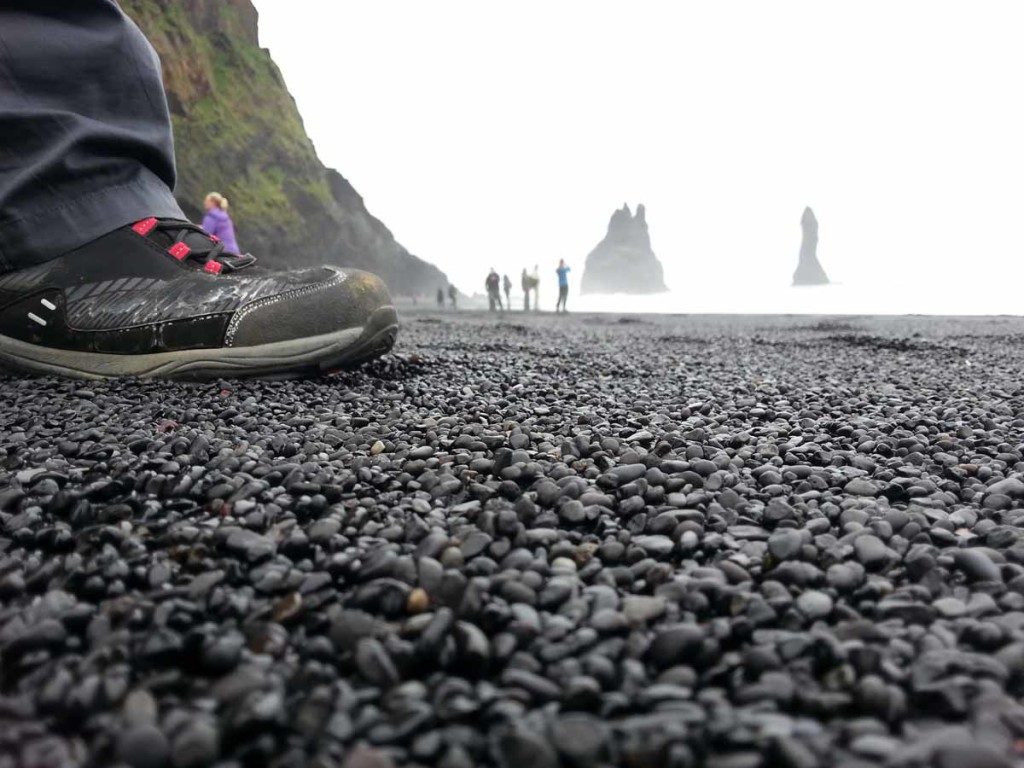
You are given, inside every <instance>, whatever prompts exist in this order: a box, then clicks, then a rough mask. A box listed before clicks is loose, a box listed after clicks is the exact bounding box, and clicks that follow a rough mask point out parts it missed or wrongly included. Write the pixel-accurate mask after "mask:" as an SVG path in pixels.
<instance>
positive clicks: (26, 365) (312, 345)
mask: <svg viewBox="0 0 1024 768" xmlns="http://www.w3.org/2000/svg"><path fill="white" fill-rule="evenodd" d="M397 336H398V313H397V312H395V308H394V307H391V306H386V307H380V308H379V309H377V310H375V311H374V313H373V314H372V315H370V317H369V318H368V319H367V321H366V324H365V325H364V326H362V327H361V328H346V329H345V330H341V331H336V332H334V333H327V334H324V335H322V336H312V337H310V338H306V339H290V340H289V341H280V342H275V343H273V344H261V345H259V346H254V347H220V348H218V349H187V350H182V351H180V352H158V353H154V354H149V355H109V354H101V353H97V352H75V351H73V350H67V349H52V348H50V347H41V346H37V345H35V344H28V343H26V342H24V341H18V340H17V339H12V338H10V337H8V336H2V335H0V367H3V368H4V369H6V370H12V371H15V372H19V373H33V374H44V375H56V376H69V377H72V378H76V379H111V378H122V377H136V378H140V379H151V378H163V379H167V378H173V379H199V380H203V379H215V378H221V377H224V378H236V377H243V376H246V377H247V376H264V377H273V378H299V377H302V376H308V375H316V374H320V373H326V372H333V371H337V370H344V369H347V368H354V367H356V366H358V365H362V364H363V363H365V362H368V361H369V360H373V359H374V358H377V357H380V356H381V355H384V354H387V353H388V352H389V351H391V348H392V347H393V346H394V345H395V339H396V338H397Z"/></svg>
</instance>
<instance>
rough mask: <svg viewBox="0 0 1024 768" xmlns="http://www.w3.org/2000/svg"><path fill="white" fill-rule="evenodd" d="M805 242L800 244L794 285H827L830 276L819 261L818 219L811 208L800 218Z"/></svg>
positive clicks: (805, 210)
mask: <svg viewBox="0 0 1024 768" xmlns="http://www.w3.org/2000/svg"><path fill="white" fill-rule="evenodd" d="M800 227H801V229H803V233H804V236H803V241H802V242H801V243H800V261H799V262H798V263H797V265H796V271H795V272H794V273H793V285H826V284H828V275H826V274H825V270H824V269H823V268H822V266H821V262H819V261H818V219H817V217H815V215H814V211H812V210H811V209H810V208H805V209H804V215H803V216H801V217H800Z"/></svg>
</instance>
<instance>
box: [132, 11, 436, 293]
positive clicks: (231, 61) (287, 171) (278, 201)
mask: <svg viewBox="0 0 1024 768" xmlns="http://www.w3.org/2000/svg"><path fill="white" fill-rule="evenodd" d="M121 6H122V8H123V9H124V10H125V12H126V13H128V15H129V16H131V17H132V18H133V19H134V20H135V22H136V23H137V24H138V25H139V26H140V27H141V28H142V30H143V32H145V33H146V35H147V37H148V38H149V40H150V42H152V44H153V46H154V47H155V48H156V50H157V52H158V53H159V54H160V58H161V61H162V63H163V69H164V85H165V87H166V90H167V98H168V101H169V102H170V106H171V113H172V116H173V119H174V135H175V150H176V153H177V160H178V187H177V189H176V190H175V194H176V195H177V197H178V199H179V201H180V202H181V204H182V207H183V208H184V210H185V211H186V212H187V213H188V214H189V215H190V216H192V217H193V218H196V217H200V216H201V206H202V201H203V198H204V197H205V195H206V193H207V192H209V191H211V190H216V191H218V192H221V193H223V194H224V195H226V196H227V197H228V198H229V199H230V202H231V214H232V217H233V218H234V220H235V225H236V228H237V230H238V239H239V244H240V246H241V247H242V248H243V249H244V250H248V251H251V252H252V253H254V254H256V255H258V256H259V257H260V259H261V261H262V262H263V263H265V264H268V265H272V266H280V267H287V266H298V265H308V264H323V263H331V264H341V265H347V266H355V267H361V268H364V269H369V270H372V271H374V272H376V273H377V274H379V275H381V277H383V278H384V279H385V280H386V281H387V282H388V285H389V286H390V287H391V290H392V291H393V292H395V293H397V294H410V293H427V294H433V292H435V291H436V290H437V289H438V288H439V287H447V285H448V280H447V278H446V277H445V275H444V274H443V273H442V272H441V271H440V270H438V269H437V268H436V267H434V266H433V265H431V264H428V263H426V262H425V261H423V260H421V259H419V258H417V257H415V256H413V255H411V254H410V253H409V252H408V251H406V250H405V248H403V247H402V246H401V245H399V244H398V243H397V242H396V241H395V238H394V236H393V235H392V234H391V232H390V231H389V230H388V229H387V227H385V226H384V224H382V223H381V222H380V221H379V220H378V219H376V218H375V217H374V216H372V215H371V214H370V212H369V211H368V210H367V209H366V206H365V204H364V203H363V199H362V197H360V195H359V194H358V193H357V192H356V191H355V189H353V187H352V185H351V184H349V182H348V181H347V180H346V179H345V178H344V177H343V176H342V175H341V174H339V173H338V172H337V171H333V170H330V169H327V168H325V167H324V166H323V164H322V163H321V162H320V160H319V159H318V158H317V155H316V152H315V150H314V149H313V144H312V142H311V141H310V140H309V137H308V136H307V135H306V131H305V128H304V127H303V125H302V118H301V117H300V116H299V112H298V109H297V108H296V106H295V102H294V100H293V99H292V97H291V95H290V94H289V93H288V89H287V87H286V86H285V83H284V80H283V78H282V77H281V73H280V72H279V71H278V69H277V66H276V65H275V64H274V62H273V60H272V59H271V58H270V54H269V53H268V52H267V51H265V50H263V49H261V48H260V47H259V41H258V37H257V28H258V14H257V11H256V8H255V7H254V6H253V5H252V2H251V0H121Z"/></svg>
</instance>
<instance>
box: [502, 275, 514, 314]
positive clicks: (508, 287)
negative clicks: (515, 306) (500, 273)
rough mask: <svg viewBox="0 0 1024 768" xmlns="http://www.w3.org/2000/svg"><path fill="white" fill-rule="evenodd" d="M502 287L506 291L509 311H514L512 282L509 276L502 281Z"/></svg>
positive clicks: (506, 303) (506, 302)
mask: <svg viewBox="0 0 1024 768" xmlns="http://www.w3.org/2000/svg"><path fill="white" fill-rule="evenodd" d="M501 287H502V288H504V289H505V306H506V307H508V309H509V311H510V312H511V311H512V281H511V280H509V279H508V275H505V277H504V279H503V280H502V281H501Z"/></svg>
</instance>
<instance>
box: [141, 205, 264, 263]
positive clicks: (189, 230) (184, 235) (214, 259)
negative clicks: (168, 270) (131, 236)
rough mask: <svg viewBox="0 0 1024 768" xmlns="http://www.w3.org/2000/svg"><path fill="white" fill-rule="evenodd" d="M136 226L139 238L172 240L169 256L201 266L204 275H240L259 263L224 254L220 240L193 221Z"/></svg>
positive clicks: (249, 256)
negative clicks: (227, 273) (242, 270)
mask: <svg viewBox="0 0 1024 768" xmlns="http://www.w3.org/2000/svg"><path fill="white" fill-rule="evenodd" d="M135 226H136V231H137V232H139V234H145V235H149V236H151V235H152V234H153V233H160V234H162V235H163V236H164V237H163V238H161V240H164V239H169V240H170V242H171V245H170V247H169V248H168V249H167V252H168V253H170V254H171V255H172V256H174V257H175V258H176V259H179V260H186V259H187V260H189V261H192V262H196V263H198V264H201V265H202V266H203V269H204V270H205V271H207V272H211V273H213V274H222V273H224V272H237V271H238V270H240V269H245V268H246V267H251V266H252V265H253V264H255V263H256V257H255V256H253V255H252V254H251V253H244V254H237V253H229V252H227V251H225V250H224V243H222V242H221V241H220V239H219V238H218V237H216V236H215V235H211V234H209V233H208V232H206V230H204V229H203V228H202V227H200V226H199V225H197V224H193V223H192V222H190V221H179V220H176V219H159V220H153V219H148V220H145V221H142V222H139V223H138V224H136V225H135ZM139 227H141V229H139Z"/></svg>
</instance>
